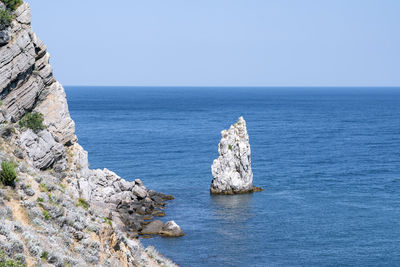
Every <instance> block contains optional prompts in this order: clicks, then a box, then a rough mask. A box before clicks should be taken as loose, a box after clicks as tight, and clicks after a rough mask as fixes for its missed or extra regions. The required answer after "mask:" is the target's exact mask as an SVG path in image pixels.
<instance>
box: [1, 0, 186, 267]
mask: <svg viewBox="0 0 400 267" xmlns="http://www.w3.org/2000/svg"><path fill="white" fill-rule="evenodd" d="M6 4H7V2H4V3H3V2H0V9H2V10H7V12H10V13H11V14H12V18H13V19H12V21H11V23H10V24H9V25H2V27H1V28H0V98H1V106H0V160H1V161H2V162H8V163H9V164H11V165H12V166H13V168H15V171H16V177H17V178H16V180H15V181H14V182H13V184H12V185H6V184H2V183H1V182H0V263H2V262H5V261H10V262H14V263H15V264H17V265H16V266H42V265H43V266H175V264H174V263H173V262H171V261H170V260H168V259H166V258H164V257H163V256H162V255H160V254H159V253H157V251H156V250H155V249H154V248H152V247H149V248H147V249H146V248H144V247H143V246H142V244H141V243H140V241H139V240H138V237H139V236H140V235H145V236H146V237H147V236H148V235H150V234H159V235H163V236H173V237H175V236H182V235H183V232H182V230H181V229H180V228H179V226H178V225H177V224H176V223H175V222H173V221H170V222H166V223H163V222H161V221H159V220H154V218H155V217H162V216H165V214H164V211H163V209H164V207H165V205H166V201H168V200H172V199H173V197H172V196H170V195H164V194H162V193H157V192H155V191H153V190H148V189H147V188H146V187H145V185H144V184H143V183H142V181H141V180H140V179H135V180H134V181H132V182H128V181H126V180H124V179H122V178H121V177H119V176H118V175H117V174H115V173H114V172H112V171H110V170H107V169H103V170H92V169H90V168H89V162H88V155H87V152H86V151H85V150H84V149H83V148H82V147H81V146H80V145H79V143H78V140H77V137H76V135H75V124H74V122H73V120H72V119H71V117H70V115H69V111H68V104H67V100H66V96H65V92H64V89H63V87H62V85H61V84H60V83H58V82H57V81H56V80H55V78H54V76H53V72H52V68H51V65H50V64H49V59H50V55H49V54H48V53H47V49H46V46H45V45H44V44H43V42H42V41H41V40H40V39H39V38H38V37H37V36H36V34H35V33H34V32H33V31H32V28H31V24H30V23H31V13H30V8H29V5H28V4H27V3H22V4H19V5H17V6H16V7H15V10H14V9H13V8H11V7H10V6H8V5H6ZM2 171H3V170H2ZM149 229H150V230H149ZM18 264H19V265H18Z"/></svg>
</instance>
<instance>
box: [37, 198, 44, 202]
mask: <svg viewBox="0 0 400 267" xmlns="http://www.w3.org/2000/svg"><path fill="white" fill-rule="evenodd" d="M36 201H37V202H39V203H40V202H43V201H44V199H43V198H42V197H38V198H37V199H36Z"/></svg>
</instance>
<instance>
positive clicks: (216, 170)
mask: <svg viewBox="0 0 400 267" xmlns="http://www.w3.org/2000/svg"><path fill="white" fill-rule="evenodd" d="M221 136H222V138H221V141H220V143H219V144H218V154H219V157H218V158H217V159H215V160H214V162H213V164H212V166H211V172H212V176H213V180H212V182H211V186H210V192H211V193H212V194H237V193H248V192H253V191H254V186H253V172H252V170H251V151H250V144H249V135H248V134H247V128H246V121H245V120H244V119H243V117H240V118H239V120H238V121H237V122H236V123H235V124H233V125H232V126H231V127H230V128H229V129H228V130H223V131H222V132H221Z"/></svg>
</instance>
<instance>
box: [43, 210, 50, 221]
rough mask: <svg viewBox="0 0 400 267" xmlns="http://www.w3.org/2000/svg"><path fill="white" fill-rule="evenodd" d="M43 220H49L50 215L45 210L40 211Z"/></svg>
mask: <svg viewBox="0 0 400 267" xmlns="http://www.w3.org/2000/svg"><path fill="white" fill-rule="evenodd" d="M42 213H43V216H44V218H45V219H46V220H47V221H48V220H50V214H49V212H48V211H47V210H43V211H42Z"/></svg>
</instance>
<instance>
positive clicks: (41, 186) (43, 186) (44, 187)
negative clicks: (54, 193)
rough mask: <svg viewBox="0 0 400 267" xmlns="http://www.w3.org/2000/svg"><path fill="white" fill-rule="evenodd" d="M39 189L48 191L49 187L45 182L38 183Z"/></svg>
mask: <svg viewBox="0 0 400 267" xmlns="http://www.w3.org/2000/svg"><path fill="white" fill-rule="evenodd" d="M39 190H40V192H49V188H48V187H47V185H45V184H40V185H39Z"/></svg>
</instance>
